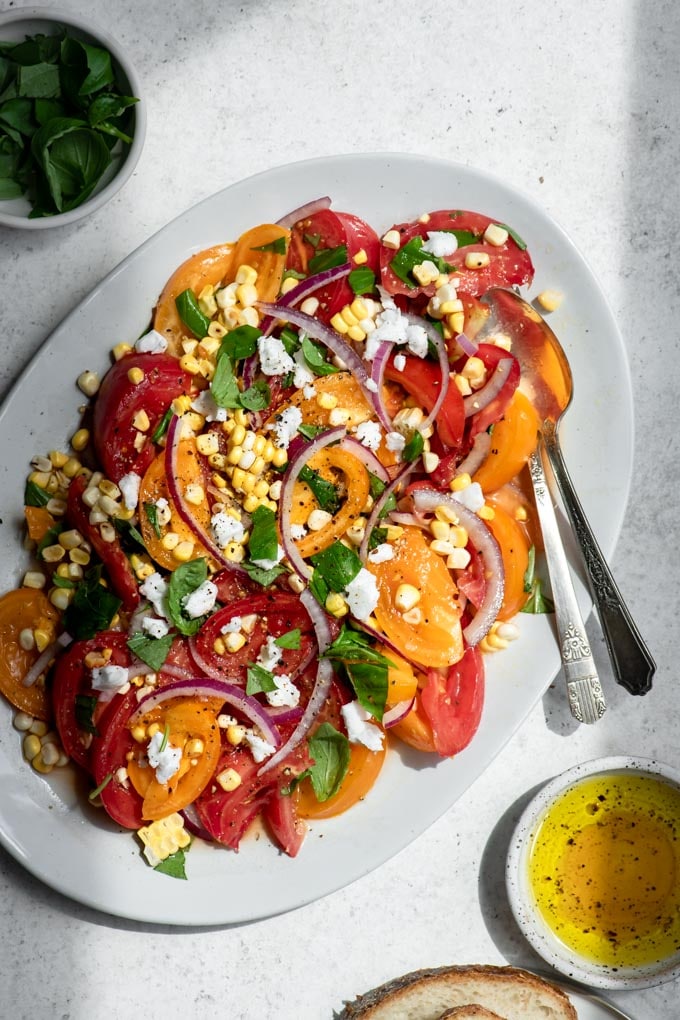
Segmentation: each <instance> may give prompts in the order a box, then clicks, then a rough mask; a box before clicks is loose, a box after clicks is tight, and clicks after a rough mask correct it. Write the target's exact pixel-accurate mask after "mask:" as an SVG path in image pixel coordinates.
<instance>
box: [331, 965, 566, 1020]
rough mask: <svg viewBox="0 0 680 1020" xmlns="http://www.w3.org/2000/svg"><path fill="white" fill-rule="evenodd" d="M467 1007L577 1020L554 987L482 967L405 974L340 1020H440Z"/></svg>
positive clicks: (361, 999) (522, 1018)
mask: <svg viewBox="0 0 680 1020" xmlns="http://www.w3.org/2000/svg"><path fill="white" fill-rule="evenodd" d="M470 1003H476V1004H478V1005H480V1006H484V1007H485V1008H486V1009H489V1010H492V1011H494V1012H497V1011H498V1010H500V1014H499V1015H500V1016H501V1017H503V1018H504V1020H530V1018H531V1017H532V1015H534V1016H536V1017H538V1016H539V1015H540V1016H542V1017H544V1018H545V1020H578V1018H577V1015H576V1010H575V1009H574V1007H573V1006H572V1004H571V1003H570V1001H569V999H568V998H567V996H566V995H565V993H564V992H563V991H562V990H561V989H560V988H557V987H556V986H555V985H552V984H550V983H549V982H547V981H544V980H543V979H542V978H539V977H537V976H536V975H535V974H531V973H529V972H528V971H525V970H519V969H518V968H515V967H492V966H481V965H472V966H463V967H460V966H458V967H435V968H431V969H425V970H417V971H413V972H412V973H410V974H405V975H403V976H402V977H399V978H396V979H395V980H393V981H388V982H387V983H386V984H384V985H381V986H380V987H379V988H375V989H373V990H372V991H370V992H367V993H366V994H365V995H360V996H358V997H357V998H356V999H355V1000H354V1001H353V1002H348V1003H346V1005H345V1009H344V1011H343V1012H342V1013H341V1014H340V1017H339V1020H355V1018H357V1020H358V1018H360V1020H392V1018H394V1020H439V1017H441V1015H442V1013H444V1012H446V1011H447V1010H450V1009H451V1008H452V1007H454V1006H462V1005H468V1004H470ZM533 1007H536V1008H535V1010H534V1009H533ZM541 1010H542V1012H540V1011H541Z"/></svg>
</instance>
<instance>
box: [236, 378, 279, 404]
mask: <svg viewBox="0 0 680 1020" xmlns="http://www.w3.org/2000/svg"><path fill="white" fill-rule="evenodd" d="M271 402H272V391H271V390H270V388H269V386H268V385H267V383H266V382H265V381H264V379H256V381H255V382H254V383H253V385H252V386H249V387H248V389H247V390H244V391H243V393H242V394H241V398H240V403H241V407H244V408H245V409H246V410H247V411H264V410H265V409H266V408H268V407H269V405H270V404H271Z"/></svg>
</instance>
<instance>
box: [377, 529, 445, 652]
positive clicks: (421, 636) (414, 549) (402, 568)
mask: <svg viewBox="0 0 680 1020" xmlns="http://www.w3.org/2000/svg"><path fill="white" fill-rule="evenodd" d="M393 547H394V557H393V558H392V559H391V560H386V561H385V562H384V563H368V569H369V570H370V571H371V573H373V574H374V575H375V578H376V582H377V586H378V596H379V597H378V604H377V606H376V608H375V618H376V620H377V621H378V625H379V627H380V628H381V630H382V631H383V632H384V633H385V634H386V635H387V637H388V638H389V639H390V641H391V642H392V643H393V644H394V645H395V646H396V647H397V648H398V649H399V651H400V652H402V654H403V655H404V656H405V657H406V658H407V659H409V661H411V662H415V663H417V664H419V665H421V666H426V667H427V666H450V665H452V664H453V663H454V662H457V661H458V659H460V657H461V656H462V654H463V636H462V631H461V626H460V610H459V608H458V603H457V595H458V589H457V588H456V585H455V583H454V581H453V578H452V576H451V574H450V572H449V570H448V568H447V566H446V564H445V562H444V560H443V559H442V557H441V556H438V555H437V554H436V553H434V552H432V551H431V550H430V547H429V545H428V543H427V542H426V540H425V538H424V536H423V533H422V531H421V530H420V529H419V528H404V533H403V534H402V535H400V536H399V538H398V539H397V540H396V542H394V543H393ZM402 584H410V585H413V587H414V588H417V589H418V591H419V592H420V601H419V603H418V609H419V610H420V620H419V622H411V623H409V622H408V621H407V620H405V619H404V614H403V613H400V612H399V610H398V609H397V608H396V606H395V597H396V594H397V590H398V589H399V586H400V585H402Z"/></svg>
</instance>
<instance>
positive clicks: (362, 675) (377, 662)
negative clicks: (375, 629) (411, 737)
mask: <svg viewBox="0 0 680 1020" xmlns="http://www.w3.org/2000/svg"><path fill="white" fill-rule="evenodd" d="M323 657H324V658H326V659H331V660H332V661H334V662H338V663H341V664H342V666H343V667H344V669H345V671H346V672H347V675H348V677H349V679H350V681H351V683H352V686H353V688H354V690H355V692H356V696H357V698H358V699H359V702H360V703H361V705H363V707H364V708H365V709H366V711H367V712H370V713H371V715H372V716H373V717H374V718H375V719H377V720H378V722H382V717H383V714H384V712H385V705H386V703H387V690H388V669H389V667H390V665H392V663H391V662H390V660H389V659H387V658H386V657H385V656H384V655H381V654H380V652H376V651H375V649H374V648H373V647H372V646H371V644H370V642H369V640H368V638H366V637H365V635H363V634H360V633H359V632H358V631H355V630H350V628H349V627H347V626H346V625H344V624H343V627H342V630H341V631H340V633H339V634H338V636H337V638H336V639H335V641H334V642H333V643H332V645H330V646H329V648H327V649H326V651H325V652H324V653H323Z"/></svg>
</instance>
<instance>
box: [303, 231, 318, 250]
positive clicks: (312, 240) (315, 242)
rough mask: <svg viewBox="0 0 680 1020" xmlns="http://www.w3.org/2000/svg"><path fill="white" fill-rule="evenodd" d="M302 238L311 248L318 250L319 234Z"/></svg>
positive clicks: (305, 235) (306, 235)
mask: <svg viewBox="0 0 680 1020" xmlns="http://www.w3.org/2000/svg"><path fill="white" fill-rule="evenodd" d="M302 236H303V237H304V239H305V241H306V242H307V244H311V246H312V248H318V247H319V245H320V244H321V234H303V235H302Z"/></svg>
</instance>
